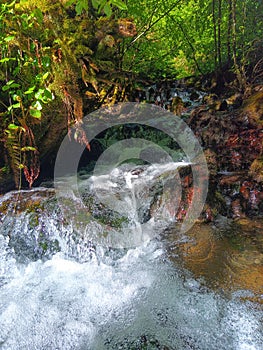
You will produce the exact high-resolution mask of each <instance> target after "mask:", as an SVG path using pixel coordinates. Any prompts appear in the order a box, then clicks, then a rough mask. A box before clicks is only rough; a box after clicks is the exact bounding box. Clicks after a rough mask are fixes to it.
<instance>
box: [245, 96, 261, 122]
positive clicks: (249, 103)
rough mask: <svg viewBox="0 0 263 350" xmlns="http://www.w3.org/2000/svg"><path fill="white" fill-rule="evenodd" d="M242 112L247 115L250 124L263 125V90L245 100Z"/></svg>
mask: <svg viewBox="0 0 263 350" xmlns="http://www.w3.org/2000/svg"><path fill="white" fill-rule="evenodd" d="M242 114H243V115H245V116H247V118H248V120H249V122H250V124H252V125H256V126H263V91H258V92H256V93H255V94H253V95H251V96H250V97H249V98H248V99H247V100H245V101H244V103H243V112H242Z"/></svg>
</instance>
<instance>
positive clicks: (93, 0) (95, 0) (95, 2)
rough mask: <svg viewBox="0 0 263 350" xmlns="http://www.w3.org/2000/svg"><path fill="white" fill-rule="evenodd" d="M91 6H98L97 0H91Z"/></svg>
mask: <svg viewBox="0 0 263 350" xmlns="http://www.w3.org/2000/svg"><path fill="white" fill-rule="evenodd" d="M91 2H92V6H93V7H94V8H95V10H97V9H98V8H99V5H100V2H99V1H98V0H92V1H91Z"/></svg>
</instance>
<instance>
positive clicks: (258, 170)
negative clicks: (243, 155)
mask: <svg viewBox="0 0 263 350" xmlns="http://www.w3.org/2000/svg"><path fill="white" fill-rule="evenodd" d="M249 175H250V176H252V177H253V179H254V180H256V181H257V182H263V158H257V159H255V160H254V161H253V163H252V164H251V166H250V169H249Z"/></svg>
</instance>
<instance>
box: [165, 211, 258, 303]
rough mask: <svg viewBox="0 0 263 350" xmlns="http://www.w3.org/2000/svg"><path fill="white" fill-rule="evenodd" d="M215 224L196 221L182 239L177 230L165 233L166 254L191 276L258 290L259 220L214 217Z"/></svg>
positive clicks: (215, 284) (231, 287)
mask: <svg viewBox="0 0 263 350" xmlns="http://www.w3.org/2000/svg"><path fill="white" fill-rule="evenodd" d="M215 223H216V226H214V227H213V226H212V225H208V224H200V223H199V224H196V225H195V226H194V227H193V228H192V229H191V230H190V231H188V232H187V236H185V237H184V240H182V239H181V240H178V233H177V231H176V230H175V231H171V232H170V233H169V237H168V239H169V242H170V244H169V249H168V254H169V257H170V259H171V260H172V261H174V262H175V263H176V264H178V262H180V263H181V264H183V266H184V267H186V268H187V269H189V270H190V271H192V272H193V273H194V275H195V277H197V278H200V277H203V278H204V279H205V281H206V283H207V285H209V286H211V287H212V288H215V289H216V290H218V288H221V289H222V290H223V291H225V292H227V291H235V290H238V289H240V288H241V289H247V290H250V291H252V292H254V293H255V300H254V301H257V297H259V296H260V295H261V293H262V273H263V236H262V229H263V221H262V220H253V221H252V220H250V219H247V218H239V219H237V220H236V221H232V220H229V219H227V218H226V217H218V219H217V220H216V222H215Z"/></svg>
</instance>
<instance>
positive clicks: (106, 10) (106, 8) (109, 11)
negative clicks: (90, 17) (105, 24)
mask: <svg viewBox="0 0 263 350" xmlns="http://www.w3.org/2000/svg"><path fill="white" fill-rule="evenodd" d="M103 11H104V13H105V15H106V16H107V17H110V16H111V15H112V9H111V6H110V5H109V4H108V3H107V4H106V5H105V6H104V7H103Z"/></svg>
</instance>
